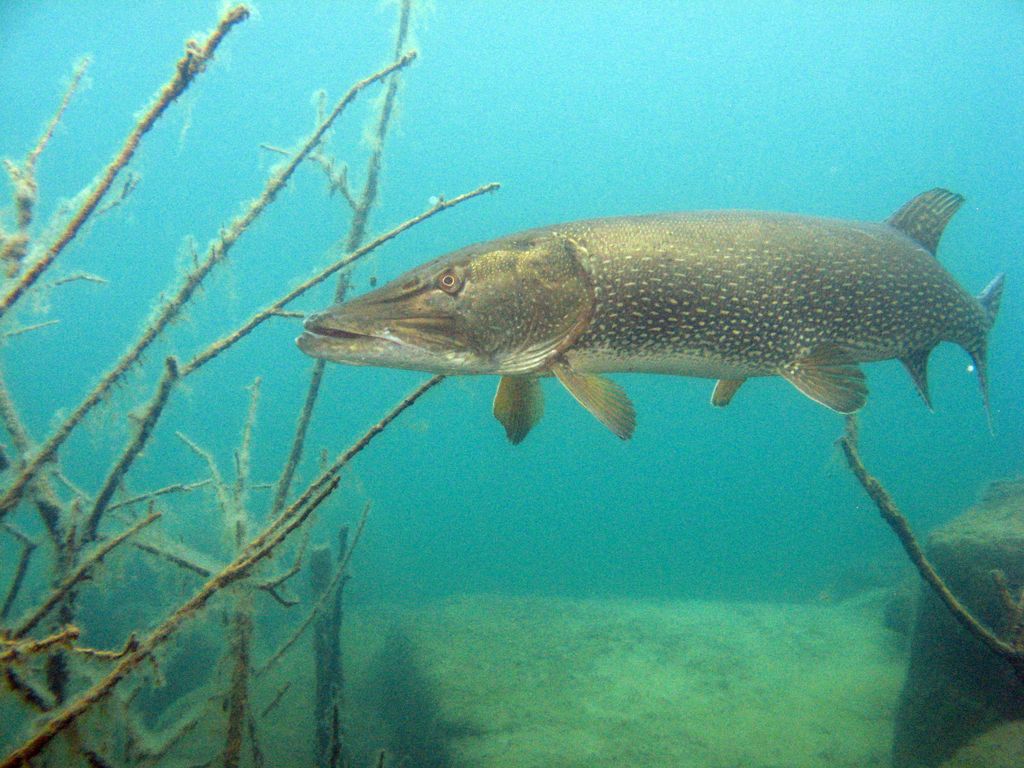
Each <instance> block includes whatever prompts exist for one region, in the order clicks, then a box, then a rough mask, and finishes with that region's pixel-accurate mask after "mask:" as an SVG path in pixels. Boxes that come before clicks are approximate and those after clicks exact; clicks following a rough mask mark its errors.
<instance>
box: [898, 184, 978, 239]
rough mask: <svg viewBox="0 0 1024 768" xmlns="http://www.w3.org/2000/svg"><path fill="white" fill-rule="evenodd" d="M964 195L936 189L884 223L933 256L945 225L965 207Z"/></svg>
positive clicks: (915, 200)
mask: <svg viewBox="0 0 1024 768" xmlns="http://www.w3.org/2000/svg"><path fill="white" fill-rule="evenodd" d="M963 202H964V198H963V195H958V194H957V193H956V192H950V191H949V190H948V189H942V188H941V187H936V188H935V189H930V190H928V191H927V192H923V193H921V194H920V195H918V196H917V197H915V198H914V199H913V200H911V201H910V202H909V203H907V204H906V205H904V206H903V207H902V208H900V209H899V210H898V211H896V213H894V214H893V215H892V216H890V217H889V218H888V219H886V220H885V223H886V224H888V225H889V226H891V227H895V228H896V229H898V230H899V231H900V232H902V233H903V234H905V235H907V236H908V237H911V238H913V239H914V240H916V241H917V242H919V243H920V244H921V245H923V246H924V247H925V248H927V249H928V251H929V252H930V253H931V254H932V255H933V256H934V255H935V251H936V249H937V248H938V247H939V238H941V237H942V231H943V230H944V229H945V228H946V224H948V223H949V220H950V219H951V218H953V214H954V213H956V212H957V210H958V209H959V208H960V206H961V205H963Z"/></svg>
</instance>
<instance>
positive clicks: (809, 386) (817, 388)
mask: <svg viewBox="0 0 1024 768" xmlns="http://www.w3.org/2000/svg"><path fill="white" fill-rule="evenodd" d="M779 375H780V376H782V377H783V378H785V379H786V381H788V382H789V383H790V384H792V385H793V386H794V387H796V388H797V389H799V390H800V391H801V392H803V393H804V394H805V395H807V397H809V398H811V400H814V401H816V402H819V403H821V404H822V405H824V406H826V407H828V408H831V409H832V410H833V411H837V412H839V413H854V412H855V411H859V410H860V409H861V408H863V407H864V403H866V402H867V399H868V387H867V383H866V381H865V379H864V372H863V371H862V370H861V369H860V368H859V367H858V366H857V364H856V363H855V362H853V361H852V360H851V359H850V357H849V355H848V353H846V352H845V351H844V350H843V349H842V347H839V346H837V345H834V344H823V345H821V346H820V347H818V348H817V349H815V350H814V351H813V352H812V353H811V354H809V355H807V356H806V357H803V358H801V359H799V360H795V361H794V362H792V363H788V364H787V365H784V366H782V368H780V369H779Z"/></svg>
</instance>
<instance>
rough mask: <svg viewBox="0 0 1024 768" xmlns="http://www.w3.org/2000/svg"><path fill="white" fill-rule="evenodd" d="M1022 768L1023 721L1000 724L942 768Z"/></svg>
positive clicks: (1023, 761)
mask: <svg viewBox="0 0 1024 768" xmlns="http://www.w3.org/2000/svg"><path fill="white" fill-rule="evenodd" d="M1022 765H1024V720H1017V721H1016V722H1013V723H1003V724H1002V725H999V726H996V727H995V728H993V729H992V730H991V731H987V732H986V733H984V734H982V735H981V736H979V737H978V738H977V739H975V740H974V741H972V742H971V743H970V744H968V745H967V746H966V747H964V748H963V749H961V750H960V751H959V752H957V753H956V755H954V757H953V759H952V760H949V761H948V762H945V763H943V764H942V768H1020V767H1021V766H1022Z"/></svg>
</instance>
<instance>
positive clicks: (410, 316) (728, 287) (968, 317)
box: [296, 189, 1003, 443]
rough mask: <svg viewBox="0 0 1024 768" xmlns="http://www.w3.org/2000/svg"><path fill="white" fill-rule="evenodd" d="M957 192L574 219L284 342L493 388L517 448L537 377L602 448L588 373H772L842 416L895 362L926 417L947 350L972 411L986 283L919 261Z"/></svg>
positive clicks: (735, 379) (613, 399)
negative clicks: (891, 208)
mask: <svg viewBox="0 0 1024 768" xmlns="http://www.w3.org/2000/svg"><path fill="white" fill-rule="evenodd" d="M963 200H964V198H963V197H961V196H960V195H957V194H954V193H952V192H949V191H947V190H944V189H933V190H930V191H928V192H925V193H923V194H921V195H919V196H918V197H916V198H914V199H913V200H911V201H910V202H908V203H907V204H906V205H904V206H903V207H902V208H900V209H899V210H898V211H896V213H894V214H893V215H892V216H890V217H889V218H888V219H886V220H885V221H883V222H859V221H846V220H839V219H829V218H818V217H810V216H801V215H795V214H786V213H764V212H753V211H704V212H692V213H665V214H655V215H646V216H622V217H615V218H604V219H592V220H588V221H575V222H569V223H566V224H559V225H555V226H549V227H541V228H538V229H531V230H528V231H525V232H519V233H517V234H513V235H509V236H507V237H502V238H499V239H497V240H491V241H489V242H486V243H479V244H476V245H470V246H468V247H466V248H462V249H461V250H458V251H454V252H453V253H450V254H448V255H446V256H442V257H440V258H438V259H435V260H434V261H431V262H429V263H427V264H423V265H421V266H419V267H417V268H415V269H412V270H410V271H409V272H406V273H405V274H404V275H402V276H400V277H398V278H397V279H395V280H393V281H392V282H390V283H388V284H387V285H385V286H383V287H381V288H378V289H376V290H374V291H371V292H370V293H367V294H364V295H362V296H359V297H357V298H355V299H353V300H351V301H347V302H344V303H339V304H335V305H334V306H332V307H330V308H328V309H327V310H325V311H323V312H318V313H315V314H313V315H310V316H309V317H308V318H307V319H306V321H305V324H304V328H305V332H304V333H303V334H302V335H301V336H300V337H299V338H298V339H297V340H296V341H297V343H298V345H299V347H300V348H301V349H302V350H303V351H304V352H306V353H307V354H309V355H312V356H314V357H319V358H324V359H326V360H332V361H336V362H341V363H348V364H352V365H377V366H386V367H390V368H405V369H413V370H421V371H429V372H434V373H444V374H494V375H498V376H500V377H501V380H500V382H499V384H498V390H497V393H496V395H495V398H494V405H493V411H494V415H495V416H496V417H497V419H498V420H499V421H500V422H501V423H502V425H503V426H504V427H505V430H506V433H507V436H508V439H509V440H510V441H511V442H513V443H519V442H520V441H522V440H523V438H524V437H526V434H527V433H528V432H529V431H530V429H531V428H532V427H533V426H534V425H535V424H536V423H537V421H538V420H539V419H540V418H541V416H542V415H543V411H544V401H543V395H542V393H541V389H540V383H539V381H538V379H539V377H541V376H547V375H554V376H556V377H557V378H558V380H559V381H560V382H561V383H562V384H563V385H564V386H565V388H566V389H568V390H569V392H570V393H571V394H572V395H573V397H575V398H576V400H578V401H579V402H580V404H582V405H583V407H584V408H586V409H587V410H589V411H590V412H591V413H592V414H593V415H594V416H596V417H597V418H598V419H599V420H600V421H601V422H602V423H603V424H605V425H606V426H607V427H608V428H609V429H611V431H612V432H614V433H615V434H616V435H618V436H619V437H621V438H623V439H626V438H629V437H630V436H631V435H632V433H633V429H634V426H635V423H636V415H635V412H634V409H633V405H632V403H631V402H630V400H629V397H628V396H627V395H626V393H625V391H624V390H623V389H622V388H621V387H620V386H619V385H618V384H616V383H614V382H613V381H611V380H610V379H607V378H605V377H604V376H603V375H602V374H605V373H610V372H641V373H662V374H675V375H679V376H700V377H706V378H712V379H717V380H718V382H717V384H716V385H715V388H714V392H713V394H712V397H711V402H712V403H713V404H715V405H718V406H724V405H727V404H728V403H729V402H730V401H731V400H732V398H733V395H735V394H736V390H737V389H738V388H739V387H740V385H741V384H743V382H745V381H746V380H747V379H749V378H754V377H758V376H782V377H783V378H785V379H786V380H787V381H789V382H790V383H791V384H793V386H795V387H796V388H797V389H798V390H800V391H801V392H802V393H803V394H805V395H806V396H807V397H809V398H811V399H812V400H816V401H817V402H819V403H821V404H822V405H825V406H828V407H829V408H831V409H833V410H834V411H838V412H839V413H844V414H848V413H853V412H855V411H857V410H859V409H860V408H861V407H862V406H863V405H864V403H865V401H866V399H867V386H866V384H865V379H864V374H863V372H862V371H861V369H860V367H859V365H858V364H859V363H866V362H872V361H877V360H887V359H892V358H895V359H898V360H900V361H901V362H902V363H903V365H904V366H905V367H906V369H907V371H908V372H909V373H910V377H911V379H912V380H913V382H914V385H915V386H916V388H917V391H918V392H919V393H920V395H921V397H922V398H923V399H924V402H925V404H926V405H927V406H928V407H929V408H931V399H930V397H929V393H928V373H927V365H928V356H929V354H930V353H931V351H932V349H933V348H934V347H935V346H936V345H937V344H939V343H940V342H943V341H949V342H953V343H955V344H958V345H959V346H961V347H963V349H964V350H966V352H967V353H968V354H969V355H970V356H971V358H972V360H973V364H974V368H975V370H976V371H977V374H978V377H979V381H980V385H981V392H982V397H983V400H984V403H985V407H986V409H987V408H988V381H987V373H986V346H987V338H988V332H989V329H990V328H991V327H992V324H993V322H994V320H995V317H996V313H997V312H998V310H999V300H1000V297H1001V295H1002V290H1003V275H1001V274H1000V275H998V276H997V277H996V278H995V279H994V280H992V282H991V283H989V285H988V287H987V288H985V290H984V291H982V292H981V294H980V295H978V296H977V297H974V296H972V295H970V294H969V293H967V292H966V291H965V290H964V289H963V288H961V287H960V285H959V284H958V283H957V281H956V280H955V279H954V278H953V276H952V275H950V273H949V272H947V271H946V269H945V268H944V267H943V266H942V265H941V264H940V263H939V261H938V259H937V258H936V256H935V252H936V248H937V247H938V244H939V238H940V237H941V235H942V232H943V229H944V228H945V226H946V224H947V222H948V221H949V220H950V218H951V217H952V216H953V214H954V213H956V211H957V209H958V208H959V207H960V205H961V204H962V203H963Z"/></svg>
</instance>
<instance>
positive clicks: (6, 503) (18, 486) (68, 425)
mask: <svg viewBox="0 0 1024 768" xmlns="http://www.w3.org/2000/svg"><path fill="white" fill-rule="evenodd" d="M415 58H416V52H415V51H410V52H409V53H407V54H406V55H405V56H403V57H402V58H401V59H399V60H398V61H396V62H393V63H392V64H390V65H388V66H387V67H384V68H383V69H381V70H379V71H378V72H375V73H374V74H372V75H370V76H369V77H366V78H364V79H363V80H360V81H359V82H358V83H356V84H355V85H353V86H352V87H351V88H350V89H349V90H348V92H347V93H346V94H345V96H344V97H343V98H342V99H341V100H340V101H339V102H338V103H337V104H336V105H335V106H334V109H333V110H332V111H331V113H330V114H329V115H328V116H327V118H326V119H325V120H324V122H323V123H321V124H320V126H319V127H318V128H317V129H316V130H315V131H314V132H313V134H312V135H311V136H310V137H309V138H308V139H307V140H306V142H305V143H304V144H303V145H302V147H301V148H300V149H299V151H298V152H296V153H295V155H294V156H293V157H292V158H291V159H290V160H289V161H288V162H287V163H285V164H284V165H283V166H282V167H281V168H280V169H278V170H277V171H276V172H275V173H274V174H273V175H272V176H271V178H270V179H269V180H268V181H267V184H266V186H265V187H264V189H263V192H262V193H261V194H260V196H259V197H257V198H256V199H254V200H252V201H251V202H250V204H249V206H248V208H247V209H246V211H245V213H243V214H242V215H241V216H239V217H237V218H235V219H234V220H233V221H232V222H231V224H230V225H228V227H227V228H226V229H225V230H223V231H222V232H221V234H220V236H219V237H218V238H217V239H216V240H215V241H214V242H213V243H211V245H210V246H209V248H208V249H207V251H206V255H205V257H204V258H203V260H202V261H201V262H200V263H199V264H198V265H197V266H196V267H195V268H194V269H193V270H192V271H191V272H189V274H188V275H187V276H186V278H185V281H184V282H183V283H182V285H181V286H180V287H179V288H178V291H177V293H176V294H175V295H174V296H173V297H172V298H171V299H170V300H169V301H167V302H165V303H164V304H163V306H161V308H160V309H159V310H158V311H157V313H156V316H155V317H154V318H153V319H152V320H151V321H150V322H149V323H148V324H147V325H146V327H145V329H144V330H143V332H142V334H141V335H140V337H139V338H138V339H137V340H136V342H135V343H134V344H133V345H132V346H131V347H130V348H129V349H128V351H127V352H126V353H125V354H124V355H122V357H121V359H120V360H118V362H117V363H116V364H115V365H114V366H113V368H111V369H110V370H109V371H108V372H107V373H106V374H105V375H104V376H103V378H102V379H100V381H99V382H98V383H97V384H96V386H95V387H94V388H93V389H92V391H91V392H90V393H89V394H88V395H86V397H85V399H84V400H83V401H82V402H81V403H80V404H79V405H78V406H77V407H76V408H75V409H74V410H73V411H72V412H71V414H70V415H69V416H68V417H67V418H66V419H65V420H64V421H63V423H61V425H60V426H59V427H57V429H56V430H55V431H54V432H53V434H52V435H51V436H50V437H49V439H48V440H47V441H46V442H45V443H44V444H43V445H42V446H40V447H39V449H38V450H37V451H36V452H35V454H34V455H33V456H32V458H31V459H30V460H29V461H28V463H27V464H26V466H25V467H24V468H22V470H21V472H20V473H19V474H18V477H17V478H16V479H15V480H14V482H13V483H12V484H11V486H10V488H8V490H7V492H6V493H4V495H3V496H2V497H0V518H3V516H4V515H6V514H7V513H9V512H10V511H11V510H12V509H13V508H14V506H15V505H16V504H17V503H18V502H19V501H20V500H21V498H22V496H23V495H24V493H25V490H26V488H27V486H28V485H29V483H31V481H32V480H33V479H34V478H35V477H36V475H37V474H38V473H39V471H40V469H41V468H42V467H43V465H44V464H45V463H46V462H48V461H50V460H52V459H53V457H54V456H55V455H56V453H57V449H58V448H60V446H61V445H63V444H64V441H65V440H67V438H68V437H69V436H70V434H71V432H72V431H73V430H74V429H75V428H76V427H77V426H78V425H79V423H81V421H82V419H84V418H85V416H86V415H87V414H88V413H89V412H90V411H91V410H92V409H93V408H94V407H95V406H96V405H97V404H98V403H99V402H100V401H101V400H102V399H103V398H104V397H105V396H106V394H107V392H109V391H110V388H111V387H112V386H113V385H114V384H115V383H116V382H117V381H119V380H120V379H121V377H123V376H124V374H125V373H126V372H127V371H128V370H129V369H130V368H131V367H132V366H133V365H135V363H136V362H138V360H139V359H140V358H141V357H142V354H143V352H144V351H145V350H146V349H148V348H149V346H150V345H151V344H152V343H153V342H154V341H155V340H156V339H157V337H158V336H159V335H160V334H161V333H163V331H164V330H165V329H166V328H167V326H168V325H169V324H170V323H171V321H172V320H173V319H174V318H175V317H177V316H178V314H179V312H180V311H181V309H182V307H183V306H184V305H185V304H186V303H187V302H188V301H189V300H191V298H192V296H193V294H194V293H195V291H196V289H197V288H198V287H199V285H200V283H202V282H203V280H204V279H205V278H206V276H207V275H209V274H210V272H211V271H213V269H214V267H216V266H217V265H218V264H220V263H221V262H222V261H223V260H224V259H225V258H226V257H227V255H228V252H229V251H230V250H231V247H232V246H233V245H234V244H235V242H237V240H238V239H239V238H240V237H241V236H242V234H243V233H244V232H245V231H246V230H247V229H248V227H249V225H250V224H252V222H253V221H255V220H256V218H257V217H258V216H259V215H260V214H261V213H262V212H263V211H264V210H265V209H266V207H267V206H268V205H270V203H272V202H273V201H274V199H275V198H276V197H277V194H278V193H279V192H280V191H281V190H282V189H283V188H284V186H285V185H286V184H287V183H288V181H289V180H290V179H291V177H292V175H293V174H294V173H295V169H296V168H297V167H298V166H299V163H301V162H302V161H303V160H304V159H305V158H306V157H307V156H308V155H309V153H310V152H312V151H313V149H314V148H315V147H316V146H317V144H319V142H320V140H321V139H322V137H323V135H324V133H325V132H326V131H327V130H328V128H330V126H331V125H332V124H333V123H334V121H335V120H336V119H337V118H338V117H339V116H340V115H341V113H342V112H343V111H344V109H345V108H346V107H347V106H348V105H349V104H350V103H351V102H352V101H353V100H354V99H355V98H356V96H358V95H359V93H360V92H361V91H363V90H364V89H365V88H367V87H368V86H370V85H372V84H373V83H376V82H378V81H379V80H381V79H383V78H385V77H387V76H388V75H389V74H391V73H392V72H394V71H396V70H398V69H401V68H402V67H405V66H408V65H409V64H410V63H411V62H412V61H413V60H414V59H415ZM26 274H27V273H26ZM187 372H191V371H190V370H189V371H187ZM185 374H186V371H182V375H183V376H184V375H185Z"/></svg>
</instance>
